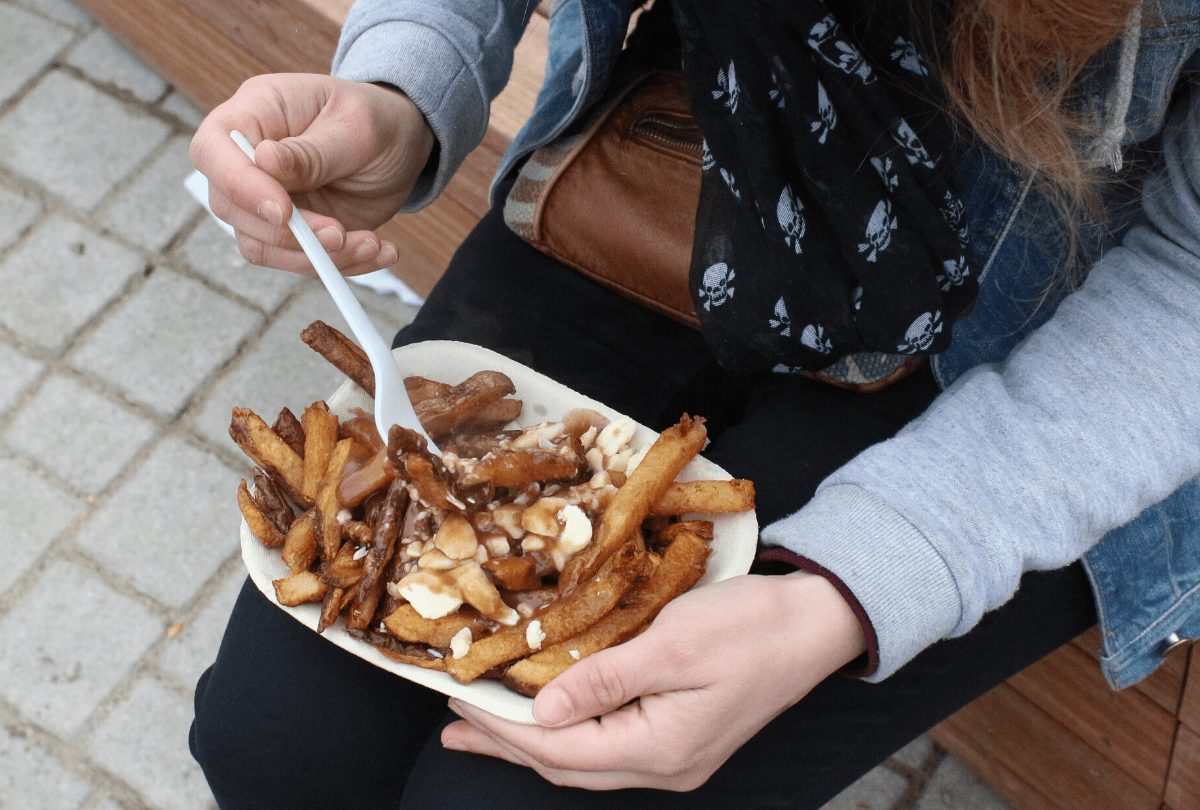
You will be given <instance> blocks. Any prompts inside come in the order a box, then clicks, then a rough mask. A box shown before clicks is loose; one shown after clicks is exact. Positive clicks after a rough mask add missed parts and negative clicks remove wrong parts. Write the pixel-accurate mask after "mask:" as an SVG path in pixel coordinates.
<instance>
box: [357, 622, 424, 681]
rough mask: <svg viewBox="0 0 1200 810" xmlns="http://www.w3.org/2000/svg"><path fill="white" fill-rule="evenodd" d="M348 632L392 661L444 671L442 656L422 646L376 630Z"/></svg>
mask: <svg viewBox="0 0 1200 810" xmlns="http://www.w3.org/2000/svg"><path fill="white" fill-rule="evenodd" d="M348 632H349V633H350V635H351V636H352V637H354V638H356V639H358V640H359V641H365V642H366V643H367V644H370V645H371V646H372V647H375V648H376V649H377V650H379V651H380V652H381V653H383V654H384V655H386V656H387V657H388V658H390V659H392V660H393V661H399V662H400V663H402V664H412V665H413V666H418V667H424V668H425V669H437V670H441V671H443V672H444V671H445V669H446V664H445V662H444V661H443V660H442V654H441V653H440V652H435V651H434V650H431V649H429V648H428V647H425V646H423V645H420V644H409V643H407V642H404V641H400V640H398V639H394V638H392V637H391V636H389V635H387V634H386V633H381V632H379V631H378V630H357V629H351V630H349V631H348Z"/></svg>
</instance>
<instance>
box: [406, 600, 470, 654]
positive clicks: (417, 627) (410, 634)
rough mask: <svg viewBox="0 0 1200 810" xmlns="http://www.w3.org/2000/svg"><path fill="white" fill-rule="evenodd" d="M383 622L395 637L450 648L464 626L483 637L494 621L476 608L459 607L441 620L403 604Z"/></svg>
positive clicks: (415, 642)
mask: <svg viewBox="0 0 1200 810" xmlns="http://www.w3.org/2000/svg"><path fill="white" fill-rule="evenodd" d="M383 625H384V627H386V628H387V631H388V633H390V634H391V635H392V637H393V638H397V639H399V640H400V641H408V642H412V643H414V644H428V645H429V646H430V647H439V648H446V647H449V646H450V639H452V638H454V636H455V635H456V634H457V633H458V632H459V631H460V630H462V629H463V628H464V627H469V628H471V636H472V637H473V638H479V637H480V636H482V635H483V634H484V631H485V629H486V628H488V627H489V626H490V624H489V623H488V622H487V621H485V620H484V618H483V617H482V616H480V615H479V614H478V613H475V612H474V611H468V610H459V611H456V612H454V613H451V614H450V615H449V616H443V617H442V618H440V619H426V618H424V617H422V616H421V614H420V613H417V611H416V609H415V608H414V607H413V606H412V605H409V604H404V605H401V606H400V607H398V608H396V609H395V610H394V611H392V612H391V613H389V614H388V615H387V616H385V617H384V618H383Z"/></svg>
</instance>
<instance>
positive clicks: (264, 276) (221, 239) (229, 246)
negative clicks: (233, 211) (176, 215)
mask: <svg viewBox="0 0 1200 810" xmlns="http://www.w3.org/2000/svg"><path fill="white" fill-rule="evenodd" d="M176 255H177V256H178V257H179V259H180V260H181V261H183V263H184V264H186V265H187V266H188V267H189V268H191V269H192V270H193V271H195V272H196V273H198V274H200V275H202V276H204V277H205V278H206V279H209V280H210V281H213V282H215V283H217V284H219V285H220V286H222V287H224V288H225V289H226V290H229V291H230V292H235V293H237V294H238V295H240V296H242V297H243V298H245V299H247V300H249V301H252V302H253V303H255V304H257V305H258V306H260V307H262V308H263V309H264V310H266V311H267V312H273V311H274V310H275V309H276V308H277V307H278V306H279V305H280V304H281V303H282V302H283V299H284V298H285V297H286V296H287V294H288V293H290V292H291V291H292V290H293V289H295V288H296V286H297V285H298V284H302V283H304V281H305V279H304V277H303V276H298V275H296V274H295V273H285V272H283V271H282V270H273V269H270V268H267V267H256V266H255V265H252V264H249V263H248V262H247V261H246V260H245V259H243V258H242V254H240V253H238V249H237V242H235V241H234V239H233V237H231V236H229V234H227V233H225V232H224V231H223V230H221V228H220V226H218V225H217V223H216V222H214V221H213V219H212V217H209V216H206V217H205V218H204V219H203V220H202V221H201V222H200V224H199V225H198V226H196V229H195V230H194V231H192V232H191V233H190V234H188V236H187V238H186V239H184V240H183V242H182V243H181V244H180V245H179V247H178V249H177V251H176Z"/></svg>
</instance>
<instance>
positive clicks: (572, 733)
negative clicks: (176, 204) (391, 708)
mask: <svg viewBox="0 0 1200 810" xmlns="http://www.w3.org/2000/svg"><path fill="white" fill-rule="evenodd" d="M863 649H864V641H863V634H862V628H861V627H860V625H859V623H858V620H857V619H856V618H855V616H854V613H853V612H852V611H851V609H850V607H849V605H847V604H846V602H845V600H844V599H843V598H842V596H841V595H840V594H839V593H838V591H837V589H836V588H834V587H833V585H831V584H830V583H829V581H828V580H826V579H824V578H823V577H819V576H815V575H811V574H804V573H796V574H790V575H788V576H780V577H764V576H743V577H736V578H734V579H728V580H725V581H722V582H719V583H715V584H713V585H711V586H707V587H705V588H703V589H701V590H698V591H691V592H688V593H686V594H684V595H682V596H680V597H679V598H678V599H675V600H674V601H673V602H671V603H670V604H668V605H667V606H666V607H665V608H664V609H663V611H662V612H661V613H660V614H659V616H658V618H657V619H655V621H654V623H653V624H652V625H651V626H650V627H649V628H648V629H647V630H646V631H645V632H644V633H642V634H641V635H640V636H637V637H636V638H634V639H631V640H630V641H627V642H625V643H624V644H621V645H618V646H616V647H613V648H611V649H608V650H604V651H602V652H599V653H597V654H595V655H593V656H591V657H589V658H585V659H584V660H583V661H580V662H579V663H578V664H576V665H574V666H572V667H571V668H570V669H568V670H567V671H566V672H564V673H563V674H562V675H560V676H558V677H557V678H555V679H554V680H553V681H551V682H550V683H549V684H548V685H547V686H546V687H545V688H543V689H542V691H541V692H540V693H539V694H538V696H537V699H536V700H535V701H534V707H533V711H534V716H535V718H536V719H537V721H538V723H539V725H533V726H529V725H521V724H518V723H510V722H508V721H505V720H501V719H499V718H497V717H495V716H494V715H491V714H488V713H487V712H485V711H482V710H481V709H477V708H474V707H472V706H468V705H466V704H463V703H461V702H459V701H457V700H451V701H450V707H451V708H452V709H453V710H454V711H455V712H456V713H457V714H458V715H459V716H461V717H462V718H463V719H462V720H458V721H455V722H454V723H451V724H450V725H448V726H447V727H446V728H445V729H444V730H443V732H442V744H443V745H445V746H446V747H447V748H450V749H454V750H463V751H472V752H475V753H478V754H486V755H488V756H493V757H500V758H501V759H506V760H508V761H509V762H512V763H515V764H517V765H525V766H528V767H530V768H533V769H534V770H536V771H537V772H538V773H539V774H541V775H542V777H543V778H545V779H547V780H549V781H550V782H553V783H554V784H556V785H565V786H572V787H580V788H587V789H591V790H612V789H617V788H631V787H652V788H660V789H664V790H680V791H682V790H693V789H695V788H697V787H699V786H700V785H702V784H704V783H705V782H706V781H707V780H708V778H709V777H710V776H711V775H712V774H713V772H715V771H716V770H717V768H719V767H720V766H721V765H722V764H724V762H725V760H727V759H728V758H729V757H730V756H731V755H732V754H733V752H734V751H736V750H737V749H738V748H739V747H740V746H741V745H742V744H743V743H744V742H746V740H748V739H750V737H752V736H753V735H754V734H755V733H756V732H758V730H759V729H761V728H762V727H763V726H765V725H766V724H767V723H768V722H770V720H771V719H772V718H774V717H775V716H776V715H778V714H780V713H781V712H782V711H783V710H784V709H786V708H788V707H789V706H791V705H792V704H794V703H796V702H797V701H799V700H800V699H801V698H802V697H803V696H804V695H806V694H807V693H808V692H809V690H811V689H812V688H813V687H814V686H816V685H817V684H818V683H820V682H821V681H822V680H824V679H825V678H826V677H828V676H829V675H830V674H832V673H833V672H835V671H836V670H838V669H839V668H841V667H842V666H844V665H846V664H847V663H849V662H850V661H853V660H854V659H855V658H857V657H858V656H859V655H861V654H862V652H863ZM635 698H637V699H638V700H636V701H635V702H634V703H630V701H631V700H634V699H635ZM626 704H628V705H626Z"/></svg>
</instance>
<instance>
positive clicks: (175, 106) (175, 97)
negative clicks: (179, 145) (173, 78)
mask: <svg viewBox="0 0 1200 810" xmlns="http://www.w3.org/2000/svg"><path fill="white" fill-rule="evenodd" d="M159 106H161V107H162V108H163V110H165V111H166V112H169V113H171V115H174V116H175V117H176V118H178V119H179V120H180V121H183V123H185V124H187V125H188V126H190V127H191V128H192V129H195V128H196V127H198V126H200V122H201V121H203V120H204V113H203V112H201V111H200V110H199V109H198V108H197V107H196V105H195V104H193V103H192V102H190V101H188V98H187V96H185V95H184V94H183V93H180V92H179V91H178V90H172V91H171V93H170V95H168V96H167V97H166V98H164V99H163V100H162V104H161V105H159Z"/></svg>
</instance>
